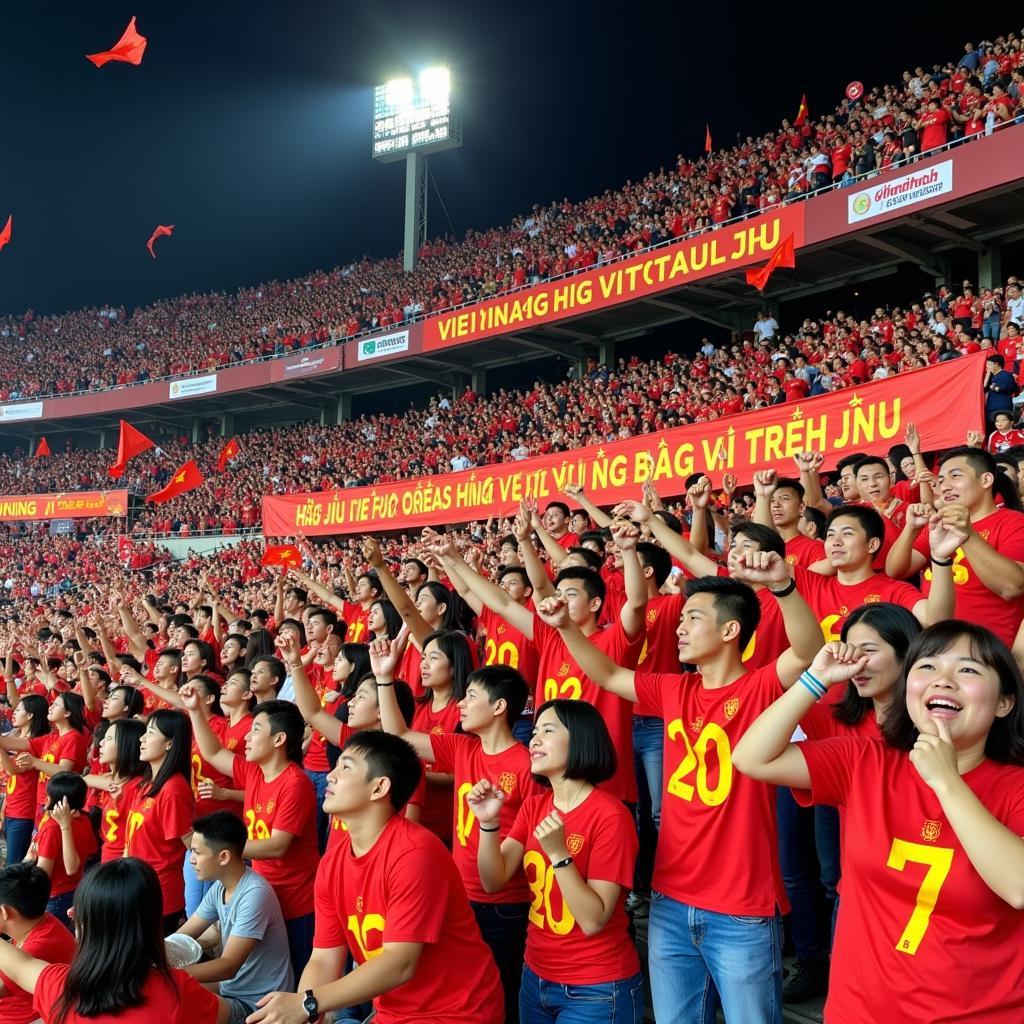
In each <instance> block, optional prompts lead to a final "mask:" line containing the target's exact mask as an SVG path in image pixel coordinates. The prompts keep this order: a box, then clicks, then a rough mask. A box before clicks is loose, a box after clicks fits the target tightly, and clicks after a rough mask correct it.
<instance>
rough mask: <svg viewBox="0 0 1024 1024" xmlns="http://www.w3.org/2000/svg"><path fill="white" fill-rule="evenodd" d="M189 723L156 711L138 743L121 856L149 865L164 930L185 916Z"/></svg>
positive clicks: (190, 815)
mask: <svg viewBox="0 0 1024 1024" xmlns="http://www.w3.org/2000/svg"><path fill="white" fill-rule="evenodd" d="M191 753H192V724H191V722H190V720H189V719H188V718H187V717H186V716H185V715H183V714H182V713H181V712H180V711H154V712H153V714H151V715H150V716H149V722H148V723H147V724H146V731H145V732H144V733H143V734H142V739H141V741H140V743H139V757H140V759H141V760H142V761H143V763H144V764H145V765H146V768H147V770H146V771H145V772H144V774H143V781H142V784H141V785H140V786H139V787H138V789H137V790H136V791H135V796H134V798H133V800H132V802H131V805H130V806H129V808H128V823H127V826H126V828H127V832H126V836H125V855H126V856H129V857H140V858H142V859H143V860H145V861H147V862H148V863H149V864H151V865H152V866H153V868H154V869H155V871H156V873H157V877H158V878H159V880H160V890H161V893H162V895H163V914H164V933H165V934H169V933H170V932H173V931H174V930H175V929H177V927H178V926H179V925H180V924H181V922H182V921H183V920H184V914H185V880H184V877H183V875H182V870H183V867H182V866H183V864H184V861H185V852H186V850H187V849H188V846H189V842H190V840H191V838H192V821H193V819H194V818H195V799H194V797H193V795H192V785H191V775H192V773H191V769H192V763H191Z"/></svg>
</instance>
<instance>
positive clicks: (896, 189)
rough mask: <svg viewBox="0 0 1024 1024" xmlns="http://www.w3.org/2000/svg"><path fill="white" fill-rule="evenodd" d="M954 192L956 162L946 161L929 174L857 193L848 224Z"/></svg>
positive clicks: (905, 176) (851, 199)
mask: <svg viewBox="0 0 1024 1024" xmlns="http://www.w3.org/2000/svg"><path fill="white" fill-rule="evenodd" d="M952 191H953V161H952V160H943V161H942V163H938V164H935V165H934V166H933V167H929V168H927V169H925V170H921V171H912V172H911V173H909V174H902V175H900V177H898V178H893V179H892V180H891V181H887V182H885V183H884V184H881V185H873V186H872V187H871V188H865V189H862V190H861V191H859V192H854V194H853V195H851V196H850V197H849V199H848V201H847V217H846V220H847V223H848V224H855V223H857V222H858V221H862V220H870V219H871V218H872V217H880V216H881V215H882V214H883V213H892V211H893V210H902V209H904V208H906V207H908V206H916V205H917V204H918V203H923V202H925V200H928V199H931V198H933V197H934V196H940V195H946V194H948V193H950V192H952Z"/></svg>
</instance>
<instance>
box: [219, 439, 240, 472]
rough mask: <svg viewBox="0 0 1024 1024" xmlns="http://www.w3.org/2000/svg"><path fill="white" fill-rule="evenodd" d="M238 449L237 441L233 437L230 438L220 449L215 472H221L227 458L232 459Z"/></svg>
mask: <svg viewBox="0 0 1024 1024" xmlns="http://www.w3.org/2000/svg"><path fill="white" fill-rule="evenodd" d="M239 451H240V449H239V447H238V441H237V440H236V439H235V438H231V440H230V441H228V443H227V444H226V445H224V447H223V448H221V450H220V457H219V458H218V459H217V472H218V473H223V472H224V469H225V468H226V467H227V464H228V459H233V458H234V457H235V456H236V455H237V454H238V453H239Z"/></svg>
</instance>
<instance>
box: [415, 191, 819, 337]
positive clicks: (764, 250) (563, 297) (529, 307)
mask: <svg viewBox="0 0 1024 1024" xmlns="http://www.w3.org/2000/svg"><path fill="white" fill-rule="evenodd" d="M804 209H805V204H803V203H798V204H794V205H793V206H787V207H785V208H783V209H781V210H777V211H775V212H774V213H769V214H764V215H763V216H761V217H753V218H751V219H750V220H745V221H741V222H740V223H738V224H732V225H730V226H728V227H723V228H721V229H719V230H718V231H708V232H705V233H704V234H701V235H697V236H696V237H695V238H690V239H688V240H686V241H685V242H676V243H675V244H673V245H668V246H665V247H664V248H662V249H655V250H653V251H652V252H648V253H644V254H643V255H642V256H636V257H634V258H632V259H628V260H622V261H621V262H617V263H611V264H609V265H608V266H604V267H597V268H595V269H593V270H588V271H586V272H585V273H582V274H576V275H575V276H573V277H567V278H564V279H562V280H559V281H551V282H549V283H546V284H539V285H535V286H534V287H532V288H523V289H521V290H520V291H517V292H513V293H511V294H509V295H502V296H500V297H499V298H496V299H490V300H489V301H487V302H481V303H479V304H478V305H475V306H473V307H472V308H470V309H466V310H461V311H458V312H454V313H441V314H440V315H438V316H435V317H431V318H430V319H428V320H425V321H424V323H423V348H424V351H426V352H430V351H432V350H434V349H442V348H451V347H452V346H453V345H463V344H465V343H466V342H469V341H480V340H481V339H482V338H490V337H493V336H495V335H498V334H508V333H510V332H512V331H517V330H524V329H525V328H528V327H531V326H536V325H537V324H542V323H554V322H555V321H558V320H564V319H566V318H567V317H573V316H581V315H582V314H584V313H592V312H594V311H595V310H598V309H604V308H606V307H608V306H617V305H619V304H620V303H623V302H631V301H633V300H634V299H640V298H643V297H644V296H645V295H656V294H657V293H658V292H663V291H668V290H669V289H672V288H679V287H681V286H682V285H684V284H689V283H691V282H693V281H699V280H700V279H701V278H705V277H712V276H714V275H715V274H722V273H725V272H726V271H728V270H738V269H739V268H741V267H749V266H752V265H753V264H755V263H763V262H764V261H765V260H767V259H768V258H769V257H770V256H771V254H772V252H773V251H774V250H775V248H776V247H777V246H778V245H779V243H780V242H781V241H782V240H783V239H784V238H786V237H787V236H788V235H792V236H793V244H794V245H795V246H796V247H797V248H799V247H800V246H801V245H803V244H804Z"/></svg>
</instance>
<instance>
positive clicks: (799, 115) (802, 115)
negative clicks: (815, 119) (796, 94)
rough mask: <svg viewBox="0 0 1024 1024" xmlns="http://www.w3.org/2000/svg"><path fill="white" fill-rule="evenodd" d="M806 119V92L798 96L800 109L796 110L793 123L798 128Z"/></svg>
mask: <svg viewBox="0 0 1024 1024" xmlns="http://www.w3.org/2000/svg"><path fill="white" fill-rule="evenodd" d="M806 120H807V93H804V94H803V96H801V97H800V109H799V110H798V111H797V112H796V119H795V120H794V121H793V124H794V125H796V127H797V128H799V127H800V126H801V125H802V124H804V123H805V122H806Z"/></svg>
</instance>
